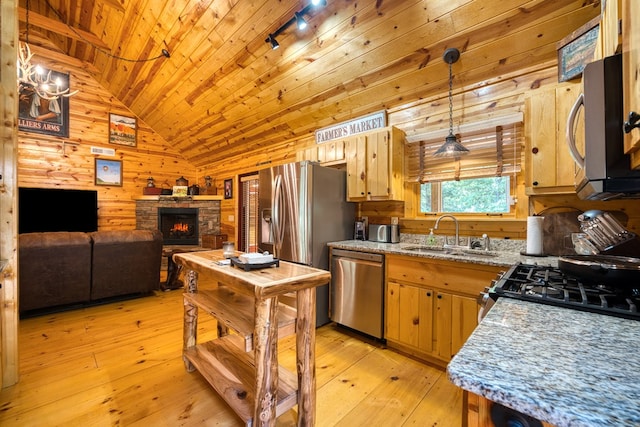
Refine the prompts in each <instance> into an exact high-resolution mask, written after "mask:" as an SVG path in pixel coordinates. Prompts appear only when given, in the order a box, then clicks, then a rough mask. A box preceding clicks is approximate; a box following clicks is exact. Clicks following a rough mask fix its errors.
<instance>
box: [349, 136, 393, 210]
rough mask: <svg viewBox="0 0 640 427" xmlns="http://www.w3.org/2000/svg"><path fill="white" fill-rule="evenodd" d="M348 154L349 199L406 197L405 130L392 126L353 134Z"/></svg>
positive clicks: (354, 200) (358, 200)
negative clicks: (404, 189) (404, 184)
mask: <svg viewBox="0 0 640 427" xmlns="http://www.w3.org/2000/svg"><path fill="white" fill-rule="evenodd" d="M345 157H346V160H347V199H348V200H349V201H352V202H362V201H367V200H402V197H403V180H404V132H402V131H401V130H399V129H397V128H394V127H388V128H384V129H380V130H378V131H375V132H371V133H365V134H360V135H356V136H353V137H350V138H349V139H347V140H346V144H345Z"/></svg>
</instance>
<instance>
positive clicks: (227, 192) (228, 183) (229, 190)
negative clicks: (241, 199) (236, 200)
mask: <svg viewBox="0 0 640 427" xmlns="http://www.w3.org/2000/svg"><path fill="white" fill-rule="evenodd" d="M232 197H233V180H232V179H225V180H224V198H225V199H231V198H232Z"/></svg>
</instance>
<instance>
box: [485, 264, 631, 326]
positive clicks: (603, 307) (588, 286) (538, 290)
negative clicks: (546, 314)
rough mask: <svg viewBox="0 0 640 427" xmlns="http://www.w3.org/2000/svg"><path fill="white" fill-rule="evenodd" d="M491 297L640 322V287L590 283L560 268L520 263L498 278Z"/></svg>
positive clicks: (489, 292) (489, 294) (491, 290)
mask: <svg viewBox="0 0 640 427" xmlns="http://www.w3.org/2000/svg"><path fill="white" fill-rule="evenodd" d="M488 296H489V297H490V298H491V299H493V300H497V299H498V298H500V297H506V298H514V299H519V300H524V301H531V302H535V303H541V304H549V305H554V306H559V307H566V308H572V309H576V310H582V311H588V312H593V313H600V314H606V315H611V316H618V317H623V318H626V319H635V320H640V312H639V310H640V284H639V285H638V288H635V289H634V288H633V287H628V286H625V287H617V286H614V285H604V284H599V283H597V282H595V283H589V282H585V281H583V280H581V279H579V278H577V277H574V276H571V275H568V274H566V273H565V272H563V271H561V270H560V269H559V268H558V267H548V266H539V265H529V264H522V263H517V264H515V265H513V266H512V267H511V268H510V269H509V270H508V271H507V272H506V273H504V274H501V275H499V276H498V278H497V280H496V281H495V283H494V284H493V286H492V287H491V288H490V289H489V290H488Z"/></svg>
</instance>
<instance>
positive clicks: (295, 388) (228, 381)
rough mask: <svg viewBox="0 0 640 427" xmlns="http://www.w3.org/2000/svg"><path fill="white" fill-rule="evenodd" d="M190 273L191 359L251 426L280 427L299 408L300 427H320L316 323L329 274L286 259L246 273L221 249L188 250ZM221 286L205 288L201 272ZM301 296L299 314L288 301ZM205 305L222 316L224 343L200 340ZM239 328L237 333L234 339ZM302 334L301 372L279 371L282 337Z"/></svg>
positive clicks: (184, 259)
mask: <svg viewBox="0 0 640 427" xmlns="http://www.w3.org/2000/svg"><path fill="white" fill-rule="evenodd" d="M173 259H174V261H175V262H176V263H177V264H180V265H182V266H183V267H184V269H185V273H186V276H185V280H186V282H187V283H186V292H185V294H184V336H183V359H184V362H185V367H186V369H187V371H189V372H192V371H194V370H196V369H197V370H198V371H199V372H200V373H201V374H202V375H203V376H204V378H206V380H207V381H208V382H209V384H211V386H212V387H213V388H214V389H215V390H216V391H217V392H218V393H219V394H220V396H221V397H222V398H223V399H225V401H226V402H227V403H228V404H229V405H230V406H231V408H232V409H233V410H234V411H235V412H236V413H237V414H238V416H240V418H242V420H243V421H244V422H245V424H246V425H247V426H249V425H253V426H274V425H275V419H276V417H277V416H279V415H280V414H282V413H285V412H286V411H288V410H289V409H291V408H292V407H293V406H295V405H296V404H297V405H298V426H313V425H314V424H315V394H316V383H315V334H316V330H315V324H316V319H315V317H316V291H315V288H316V287H317V286H321V285H325V284H327V283H328V282H329V280H330V274H329V272H328V271H325V270H319V269H316V268H311V267H307V266H303V265H298V264H293V263H288V262H283V261H281V262H280V266H279V267H274V268H264V269H260V270H252V271H244V270H242V269H240V268H236V267H232V266H228V265H227V266H222V265H219V264H218V263H217V262H218V261H220V260H223V259H224V258H223V255H222V251H221V250H213V251H206V252H192V253H180V254H175V255H174V256H173ZM199 273H202V274H206V275H208V276H210V277H213V278H215V279H216V280H217V282H218V286H217V287H216V288H214V289H211V290H202V291H198V274H199ZM291 293H295V301H296V307H297V310H296V309H293V308H291V307H290V306H286V305H284V304H283V303H282V302H281V301H280V300H285V299H286V296H285V295H286V294H291ZM198 308H202V309H203V310H204V311H205V312H206V313H208V314H210V315H212V316H213V317H215V318H216V320H217V322H218V338H217V339H214V340H212V341H209V342H206V343H202V344H198V343H197V337H196V332H197V327H198V325H197V323H198ZM229 329H232V330H233V331H234V332H235V333H234V334H229V333H228V330H229ZM294 332H295V333H296V366H297V377H296V375H295V374H293V373H291V372H289V371H287V370H286V369H284V368H283V367H281V366H278V347H277V342H278V338H282V337H283V335H286V334H290V333H294Z"/></svg>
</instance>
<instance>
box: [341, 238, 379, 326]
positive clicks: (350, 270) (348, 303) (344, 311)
mask: <svg viewBox="0 0 640 427" xmlns="http://www.w3.org/2000/svg"><path fill="white" fill-rule="evenodd" d="M383 313H384V255H381V254H373V253H367V252H357V251H346V250H342V249H333V251H332V252H331V320H333V321H334V322H336V323H338V324H340V325H344V326H347V327H349V328H351V329H355V330H357V331H360V332H364V333H365V334H367V335H371V336H372V337H375V338H379V339H381V338H383V336H384V323H383V322H384V316H383Z"/></svg>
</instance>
